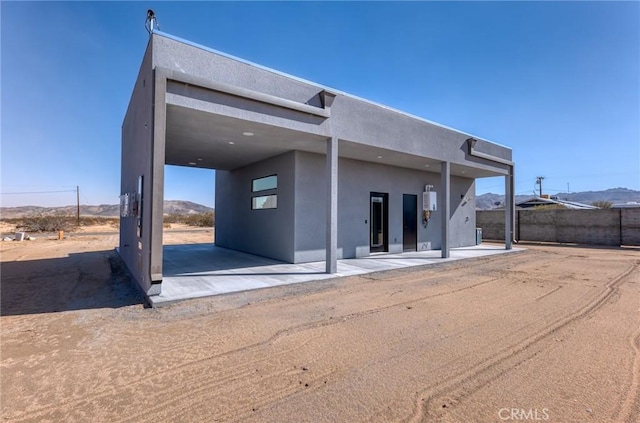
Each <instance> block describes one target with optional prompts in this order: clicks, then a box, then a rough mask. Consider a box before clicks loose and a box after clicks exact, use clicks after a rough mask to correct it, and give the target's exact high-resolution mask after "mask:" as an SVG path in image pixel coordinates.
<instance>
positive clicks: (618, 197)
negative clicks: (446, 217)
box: [476, 188, 640, 210]
mask: <svg viewBox="0 0 640 423" xmlns="http://www.w3.org/2000/svg"><path fill="white" fill-rule="evenodd" d="M551 195H553V196H557V197H558V198H559V199H561V200H567V201H575V202H578V203H583V204H591V203H593V202H594V201H610V202H612V203H614V204H616V203H626V202H629V201H636V202H639V203H640V191H635V190H632V189H628V188H610V189H607V190H604V191H583V192H570V193H563V192H560V193H557V194H551ZM532 197H535V195H534V194H533V193H532V194H531V195H516V203H519V202H521V201H525V200H528V199H529V198H532ZM496 203H499V205H496ZM498 207H504V195H499V194H493V193H487V194H482V195H479V196H477V197H476V209H478V210H489V209H495V208H498Z"/></svg>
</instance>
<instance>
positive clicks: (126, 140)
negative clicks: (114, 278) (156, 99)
mask: <svg viewBox="0 0 640 423" xmlns="http://www.w3.org/2000/svg"><path fill="white" fill-rule="evenodd" d="M150 46H151V44H149V45H148V46H147V50H146V52H145V55H144V58H143V61H142V65H141V66H140V71H139V74H138V78H137V79H136V83H135V85H134V88H133V94H132V95H131V100H130V102H129V107H128V109H127V113H126V115H125V118H124V121H123V124H122V160H121V163H122V166H121V179H120V193H121V194H125V193H135V192H136V191H137V187H138V177H139V176H142V177H143V182H144V186H143V200H142V225H143V226H142V237H140V238H139V237H138V236H137V225H136V217H135V216H130V217H122V218H120V248H119V253H120V256H121V257H122V259H123V261H124V262H125V263H126V265H127V267H128V268H129V271H130V272H131V274H132V275H133V277H134V279H135V280H136V282H137V283H138V285H139V286H140V288H141V289H142V290H143V291H144V292H145V293H148V292H149V289H150V287H151V276H150V268H151V264H150V262H151V227H150V223H151V215H152V214H151V212H152V207H151V201H152V198H153V195H154V193H153V190H152V178H151V168H152V158H153V157H152V151H153V147H152V142H153V86H154V81H153V71H152V69H151V55H152V53H151V47H150ZM160 195H162V193H160Z"/></svg>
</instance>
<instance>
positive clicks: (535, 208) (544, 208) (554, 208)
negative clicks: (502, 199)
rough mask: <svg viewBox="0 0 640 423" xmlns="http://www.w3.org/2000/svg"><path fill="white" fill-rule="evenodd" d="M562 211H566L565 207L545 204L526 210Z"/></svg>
mask: <svg viewBox="0 0 640 423" xmlns="http://www.w3.org/2000/svg"><path fill="white" fill-rule="evenodd" d="M564 209H566V207H565V206H563V205H562V204H545V205H543V206H535V207H531V208H529V209H527V210H535V211H544V210H564Z"/></svg>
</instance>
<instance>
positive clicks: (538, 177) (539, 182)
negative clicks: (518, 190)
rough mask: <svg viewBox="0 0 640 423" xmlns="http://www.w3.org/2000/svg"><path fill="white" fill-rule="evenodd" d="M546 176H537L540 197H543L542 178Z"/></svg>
mask: <svg viewBox="0 0 640 423" xmlns="http://www.w3.org/2000/svg"><path fill="white" fill-rule="evenodd" d="M543 179H544V176H536V185H540V197H542V180H543Z"/></svg>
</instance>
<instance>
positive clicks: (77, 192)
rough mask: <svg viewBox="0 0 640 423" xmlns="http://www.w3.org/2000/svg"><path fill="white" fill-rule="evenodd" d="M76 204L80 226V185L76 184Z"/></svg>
mask: <svg viewBox="0 0 640 423" xmlns="http://www.w3.org/2000/svg"><path fill="white" fill-rule="evenodd" d="M76 204H77V205H78V226H80V185H76Z"/></svg>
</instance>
